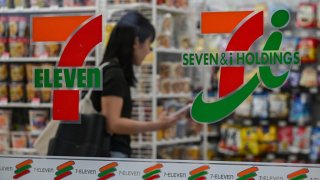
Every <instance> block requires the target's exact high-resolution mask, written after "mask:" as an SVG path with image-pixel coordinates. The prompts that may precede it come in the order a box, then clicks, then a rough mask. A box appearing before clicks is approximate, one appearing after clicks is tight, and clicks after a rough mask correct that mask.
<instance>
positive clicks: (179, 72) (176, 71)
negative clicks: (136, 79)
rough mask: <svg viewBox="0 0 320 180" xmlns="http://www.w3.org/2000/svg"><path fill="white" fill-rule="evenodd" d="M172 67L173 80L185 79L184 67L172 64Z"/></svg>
mask: <svg viewBox="0 0 320 180" xmlns="http://www.w3.org/2000/svg"><path fill="white" fill-rule="evenodd" d="M170 67H171V73H170V74H171V75H172V77H173V78H183V77H184V71H183V67H182V65H181V64H180V63H172V64H171V65H170Z"/></svg>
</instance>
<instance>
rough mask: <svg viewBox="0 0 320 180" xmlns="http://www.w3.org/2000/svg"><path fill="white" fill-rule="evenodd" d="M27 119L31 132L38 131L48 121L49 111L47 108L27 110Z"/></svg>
mask: <svg viewBox="0 0 320 180" xmlns="http://www.w3.org/2000/svg"><path fill="white" fill-rule="evenodd" d="M29 120H30V125H31V132H35V133H39V132H41V131H42V130H43V129H44V128H45V127H46V125H47V123H48V121H49V112H48V111H47V110H29Z"/></svg>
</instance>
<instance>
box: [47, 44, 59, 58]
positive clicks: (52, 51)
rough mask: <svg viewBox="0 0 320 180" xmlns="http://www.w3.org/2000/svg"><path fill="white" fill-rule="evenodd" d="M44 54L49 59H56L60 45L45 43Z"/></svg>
mask: <svg viewBox="0 0 320 180" xmlns="http://www.w3.org/2000/svg"><path fill="white" fill-rule="evenodd" d="M44 46H45V51H46V54H47V55H48V56H49V57H58V56H59V53H60V49H61V45H60V44H58V43H46V44H45V45H44Z"/></svg>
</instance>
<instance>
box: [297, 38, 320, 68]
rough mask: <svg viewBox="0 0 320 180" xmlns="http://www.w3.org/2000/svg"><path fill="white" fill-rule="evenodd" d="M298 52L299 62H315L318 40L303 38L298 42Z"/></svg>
mask: <svg viewBox="0 0 320 180" xmlns="http://www.w3.org/2000/svg"><path fill="white" fill-rule="evenodd" d="M298 47H299V52H300V57H301V63H314V62H317V56H318V54H317V49H318V48H319V41H318V40H317V39H315V38H312V37H308V38H303V39H301V40H300V42H299V46H298Z"/></svg>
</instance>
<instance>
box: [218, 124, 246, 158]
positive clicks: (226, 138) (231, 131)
mask: <svg viewBox="0 0 320 180" xmlns="http://www.w3.org/2000/svg"><path fill="white" fill-rule="evenodd" d="M220 134H221V138H220V142H219V144H218V149H219V151H220V152H221V153H224V154H229V155H234V154H237V153H239V149H240V148H241V141H240V138H241V137H240V136H241V135H240V129H239V128H237V127H235V126H232V125H228V124H223V125H222V126H221V128H220Z"/></svg>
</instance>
